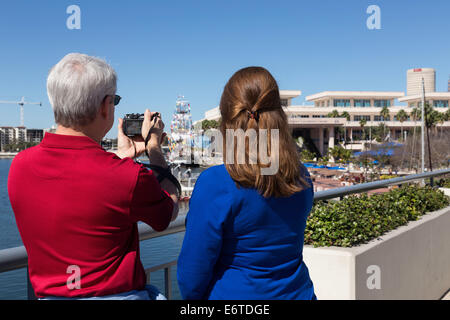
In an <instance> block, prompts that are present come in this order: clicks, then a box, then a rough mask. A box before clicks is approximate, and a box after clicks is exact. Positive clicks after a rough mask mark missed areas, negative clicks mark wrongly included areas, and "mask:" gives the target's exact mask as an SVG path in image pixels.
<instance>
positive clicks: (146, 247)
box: [0, 159, 186, 300]
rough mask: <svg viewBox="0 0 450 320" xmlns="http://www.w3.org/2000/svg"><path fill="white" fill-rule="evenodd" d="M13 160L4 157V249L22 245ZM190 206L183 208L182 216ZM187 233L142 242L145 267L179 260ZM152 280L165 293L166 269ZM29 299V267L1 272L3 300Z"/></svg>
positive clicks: (0, 195) (175, 295)
mask: <svg viewBox="0 0 450 320" xmlns="http://www.w3.org/2000/svg"><path fill="white" fill-rule="evenodd" d="M11 162H12V160H11V159H0V250H1V249H6V248H11V247H18V246H22V245H23V244H22V240H21V239H20V234H19V231H18V230H17V226H16V221H15V219H14V213H13V211H12V208H11V204H10V203H9V198H8V191H7V181H8V172H9V167H10V165H11ZM185 213H186V208H185V209H184V210H180V215H182V214H185ZM183 237H184V232H183V233H181V232H180V233H177V234H173V235H168V236H164V237H160V238H156V239H150V240H146V241H141V243H140V247H141V260H142V263H143V265H144V267H145V268H148V267H151V266H155V265H158V264H162V263H167V262H169V261H172V260H175V259H177V257H178V255H179V253H180V250H181V244H182V242H183ZM171 271H172V299H180V298H181V296H180V291H179V289H178V284H177V280H176V266H174V267H172V269H171ZM151 283H152V284H153V285H155V286H156V287H157V288H159V289H160V290H161V292H164V270H160V271H157V272H154V273H152V274H151ZM4 299H27V281H26V269H19V270H14V271H10V272H5V273H0V300H4Z"/></svg>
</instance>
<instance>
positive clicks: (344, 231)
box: [305, 185, 450, 247]
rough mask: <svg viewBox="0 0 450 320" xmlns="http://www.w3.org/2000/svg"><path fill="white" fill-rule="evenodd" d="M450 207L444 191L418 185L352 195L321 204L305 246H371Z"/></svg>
mask: <svg viewBox="0 0 450 320" xmlns="http://www.w3.org/2000/svg"><path fill="white" fill-rule="evenodd" d="M449 205H450V199H449V197H447V196H445V195H444V193H443V192H442V191H440V190H437V189H433V188H431V187H429V186H426V187H419V186H417V185H409V186H404V187H401V188H397V189H394V190H391V191H389V192H386V193H382V194H374V195H371V196H368V195H367V194H361V195H352V196H348V197H346V198H344V199H343V200H341V201H329V202H328V203H326V202H323V201H319V202H317V203H316V204H315V205H314V207H313V209H312V211H311V214H310V216H309V218H308V220H307V223H306V229H305V244H311V245H313V246H314V247H323V246H339V247H351V246H354V245H358V244H362V243H367V242H368V241H370V240H372V239H375V238H377V237H379V236H381V235H382V234H384V233H386V232H388V231H391V230H393V229H395V228H397V227H399V226H402V225H405V224H407V223H408V221H411V220H417V219H418V218H419V217H420V216H421V215H423V214H425V213H427V212H432V211H436V210H439V209H442V208H445V207H446V206H449Z"/></svg>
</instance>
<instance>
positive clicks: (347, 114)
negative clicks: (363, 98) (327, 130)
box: [333, 110, 350, 121]
mask: <svg viewBox="0 0 450 320" xmlns="http://www.w3.org/2000/svg"><path fill="white" fill-rule="evenodd" d="M333 111H334V110H333ZM336 111H337V110H336ZM340 117H341V118H345V119H347V121H350V113H348V112H347V111H344V112H342V113H341V116H340Z"/></svg>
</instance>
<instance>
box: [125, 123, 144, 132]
mask: <svg viewBox="0 0 450 320" xmlns="http://www.w3.org/2000/svg"><path fill="white" fill-rule="evenodd" d="M141 128H142V120H127V126H126V135H128V136H131V135H140V134H141Z"/></svg>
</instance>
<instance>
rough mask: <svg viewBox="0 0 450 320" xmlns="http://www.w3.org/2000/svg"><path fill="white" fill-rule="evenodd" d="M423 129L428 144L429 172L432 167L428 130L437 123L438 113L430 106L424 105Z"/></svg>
mask: <svg viewBox="0 0 450 320" xmlns="http://www.w3.org/2000/svg"><path fill="white" fill-rule="evenodd" d="M424 111H425V128H426V132H427V144H428V165H429V169H430V171H433V166H432V162H431V145H430V129H431V128H432V127H434V126H435V125H436V124H437V123H438V121H439V117H440V116H439V114H440V112H439V111H436V110H434V109H433V107H432V106H430V104H428V103H426V104H425V108H424Z"/></svg>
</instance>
